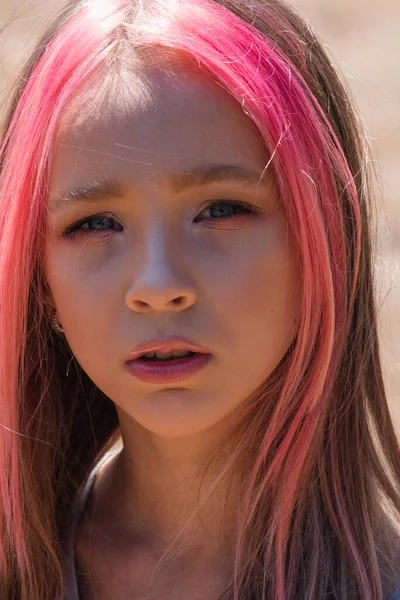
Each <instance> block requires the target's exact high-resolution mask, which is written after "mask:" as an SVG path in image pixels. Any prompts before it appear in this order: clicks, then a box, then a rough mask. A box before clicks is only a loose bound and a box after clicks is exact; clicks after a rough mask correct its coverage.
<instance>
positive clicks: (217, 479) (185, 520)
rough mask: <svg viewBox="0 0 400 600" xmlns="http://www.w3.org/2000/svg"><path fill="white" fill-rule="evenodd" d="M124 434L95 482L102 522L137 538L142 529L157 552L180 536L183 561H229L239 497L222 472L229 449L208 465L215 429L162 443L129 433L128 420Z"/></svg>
mask: <svg viewBox="0 0 400 600" xmlns="http://www.w3.org/2000/svg"><path fill="white" fill-rule="evenodd" d="M120 423H121V420H120ZM121 431H122V439H123V449H122V451H121V452H120V453H119V454H118V455H117V456H116V457H115V458H114V460H113V461H112V463H111V465H110V468H109V469H107V468H105V470H104V474H103V477H101V478H99V482H98V484H96V487H97V492H96V494H97V499H96V506H98V508H96V512H97V518H96V520H97V521H98V520H99V519H100V520H101V521H102V522H104V523H106V524H107V527H109V528H110V529H111V530H112V531H124V532H125V534H124V536H126V535H128V536H131V539H132V540H135V539H137V538H138V532H140V533H139V535H140V538H141V539H143V536H144V537H145V538H146V544H147V545H150V546H151V547H152V548H153V549H154V552H155V553H156V554H162V553H163V552H164V551H165V550H166V549H167V548H168V547H169V546H170V543H171V541H172V540H174V539H175V538H176V536H178V538H177V543H178V548H179V556H180V560H182V561H184V562H185V564H190V563H191V562H193V563H194V562H195V563H196V564H198V563H199V562H202V564H207V563H209V564H215V561H218V560H222V561H223V562H225V561H226V559H227V557H228V556H230V555H232V553H233V548H234V536H233V531H234V527H233V525H234V523H235V521H236V519H237V500H238V493H237V489H235V485H237V484H236V483H235V481H234V478H233V477H232V473H231V470H229V472H228V473H226V472H224V467H225V470H226V464H227V461H228V456H229V454H228V448H227V447H226V448H225V449H224V451H223V452H222V453H221V455H218V459H217V460H214V461H212V462H211V464H210V463H209V459H210V449H212V448H213V447H214V446H215V443H216V439H213V438H215V437H216V436H215V435H214V436H213V432H212V431H209V432H206V433H205V432H202V433H201V434H198V435H192V436H188V437H186V438H179V439H176V438H162V437H160V436H157V435H155V434H152V433H151V432H149V431H147V430H145V429H144V428H142V427H141V426H140V425H138V424H137V423H132V421H130V424H129V429H128V428H126V427H125V428H124V427H123V422H122V423H121ZM207 465H208V468H206V467H207Z"/></svg>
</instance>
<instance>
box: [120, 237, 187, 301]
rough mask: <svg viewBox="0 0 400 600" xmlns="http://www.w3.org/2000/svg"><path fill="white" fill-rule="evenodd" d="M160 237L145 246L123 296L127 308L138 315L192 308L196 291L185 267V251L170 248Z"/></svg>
mask: <svg viewBox="0 0 400 600" xmlns="http://www.w3.org/2000/svg"><path fill="white" fill-rule="evenodd" d="M160 238H161V236H158V238H157V239H156V240H155V239H154V238H153V240H152V241H151V242H150V243H149V244H148V245H147V249H146V250H145V251H144V252H143V253H142V254H141V257H142V258H141V259H139V260H138V264H139V266H138V268H137V269H134V271H135V272H134V273H133V276H132V281H131V285H130V287H129V289H128V291H127V293H126V304H127V306H128V307H129V308H130V309H131V310H133V311H135V312H138V313H149V312H152V311H156V312H179V311H182V310H186V309H188V308H190V307H191V306H193V305H194V304H195V303H196V300H197V292H196V288H195V285H194V282H193V281H192V278H191V277H190V276H189V269H188V266H187V265H185V252H184V251H183V250H182V249H180V250H179V249H178V248H177V247H176V246H175V245H173V244H169V245H170V246H172V247H170V248H169V249H168V248H167V244H166V242H165V240H164V239H160Z"/></svg>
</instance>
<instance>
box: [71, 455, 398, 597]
mask: <svg viewBox="0 0 400 600" xmlns="http://www.w3.org/2000/svg"><path fill="white" fill-rule="evenodd" d="M120 450H121V448H120V446H118V447H113V448H111V449H110V450H109V451H108V452H107V453H106V454H105V455H104V456H103V458H102V459H101V461H100V462H99V464H98V465H97V466H96V468H95V469H94V470H93V471H92V472H91V474H90V475H89V477H88V480H87V482H86V484H85V486H84V488H83V489H82V492H81V493H80V494H79V495H78V496H77V497H76V500H75V502H74V504H73V507H72V523H71V535H70V539H69V544H68V551H67V553H68V557H67V561H66V565H65V581H66V586H67V591H66V596H65V599H64V600H79V592H78V584H77V578H76V570H75V548H74V539H75V529H76V525H77V523H78V521H79V517H80V515H81V514H82V511H83V509H84V507H85V504H86V501H87V499H88V497H89V494H90V492H91V490H92V487H93V485H94V482H95V480H96V475H97V473H98V471H99V470H100V469H101V468H102V467H103V466H104V465H105V464H106V463H107V462H108V461H109V460H110V459H111V458H112V457H113V456H115V454H118V453H119V452H120ZM390 600H400V587H398V588H397V590H396V591H395V593H394V594H393V595H392V596H391V597H390Z"/></svg>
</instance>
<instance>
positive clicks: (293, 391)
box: [0, 0, 400, 600]
mask: <svg viewBox="0 0 400 600" xmlns="http://www.w3.org/2000/svg"><path fill="white" fill-rule="evenodd" d="M160 49H161V50H162V52H160ZM186 57H187V62H185V60H186ZM160 60H163V61H164V66H166V65H168V64H171V65H174V64H176V61H177V60H178V61H181V63H179V64H181V65H182V68H183V65H184V64H185V65H186V66H185V68H186V67H188V68H191V67H190V65H196V66H197V68H196V72H197V73H198V74H200V75H201V76H204V77H207V78H208V79H209V80H210V82H212V83H213V84H215V85H218V86H220V87H221V88H222V89H223V90H225V92H226V93H228V94H229V95H230V96H231V97H232V98H233V99H234V100H235V101H237V102H238V104H239V105H240V106H241V107H242V109H243V111H244V112H245V113H246V114H247V115H248V116H249V117H250V118H251V119H252V121H253V122H254V123H255V125H256V126H257V128H258V131H259V132H260V135H261V137H262V139H263V141H264V143H265V146H266V148H267V150H268V151H269V155H270V160H269V162H268V165H266V168H268V169H270V170H271V172H272V173H273V175H274V179H275V183H276V187H277V190H278V194H279V198H280V201H281V206H282V210H283V212H284V215H285V218H286V220H287V222H288V225H289V229H290V232H291V235H292V237H293V239H294V241H295V245H296V248H297V251H298V253H299V257H300V260H301V265H302V276H303V294H302V299H301V319H300V323H299V328H298V332H297V335H296V339H295V340H294V342H293V344H292V346H291V347H290V349H289V351H288V352H287V354H286V355H285V357H284V359H283V360H282V361H281V363H280V364H279V365H278V367H277V368H276V370H275V371H274V373H273V374H272V375H271V376H270V377H269V378H268V379H267V380H266V381H265V383H264V384H263V385H262V386H261V387H260V389H258V390H256V391H255V393H254V398H252V402H251V404H250V405H249V407H248V409H247V411H246V412H245V413H244V414H243V415H242V416H241V419H240V422H238V423H237V426H236V429H235V431H233V432H232V435H235V436H236V438H235V439H237V440H238V444H237V447H236V449H235V451H234V452H233V454H232V456H231V457H230V459H229V460H228V461H227V462H226V465H225V467H226V468H225V469H224V472H223V473H221V477H220V479H221V478H222V477H223V476H225V474H226V473H227V472H228V471H229V470H236V472H237V474H238V476H239V483H238V488H237V493H238V495H239V496H240V500H241V509H240V513H239V515H240V519H239V520H238V524H237V532H236V535H237V537H236V539H237V543H236V546H235V564H234V572H233V581H232V586H230V587H229V589H227V590H226V592H225V594H224V598H229V599H232V600H255V599H257V600H264V599H265V598H267V597H268V598H271V599H274V600H289V599H291V598H293V599H295V598H304V599H309V600H314V599H317V598H332V599H335V600H336V599H337V600H345V599H347V598H352V599H353V598H354V599H355V598H359V599H362V600H380V599H382V598H383V597H384V594H385V593H386V587H385V586H386V584H385V579H389V576H391V575H392V573H393V572H396V575H398V574H399V569H398V565H397V564H394V563H393V564H392V562H391V561H394V560H395V559H394V556H395V552H397V547H398V536H397V533H396V532H395V528H394V525H392V523H391V521H394V520H398V517H399V508H400V503H399V489H398V482H399V476H400V452H399V447H398V442H397V438H396V435H395V432H394V429H393V425H392V422H391V419H390V415H389V411H388V406H387V400H386V396H385V388H384V383H383V380H382V372H381V366H380V356H379V344H378V335H377V324H376V308H375V298H374V281H373V274H372V265H371V263H372V259H371V239H372V237H371V230H370V222H371V193H370V190H369V187H368V174H367V149H366V145H365V140H364V138H363V135H362V133H360V131H359V123H358V122H357V117H356V116H355V113H354V109H353V107H352V105H351V102H350V100H349V98H348V95H347V93H346V91H345V90H344V88H343V85H342V84H341V83H340V81H339V78H338V76H337V74H336V73H335V71H334V69H333V67H332V66H331V64H330V60H329V59H328V57H327V56H326V53H325V51H324V50H323V48H322V46H321V44H320V43H319V42H318V40H317V38H316V37H315V35H314V33H313V32H312V31H311V29H310V28H309V27H308V26H307V25H306V24H305V23H304V22H303V21H302V20H301V19H300V18H299V17H298V16H297V15H296V14H295V13H294V12H293V11H292V10H291V9H289V8H288V7H287V6H286V5H285V4H284V3H283V2H281V1H280V0H254V1H253V2H251V3H248V2H244V1H243V0H219V1H215V0H214V1H211V0H193V1H192V2H190V3H188V2H184V1H182V0H168V1H167V0H165V1H164V0H153V1H148V2H144V1H143V0H137V1H136V2H133V0H117V1H114V0H81V1H80V2H73V3H71V4H70V5H68V7H67V8H66V9H65V10H64V11H63V12H62V13H61V14H60V16H59V17H58V18H57V19H56V21H55V22H54V24H53V25H52V26H51V28H50V29H49V30H48V32H47V33H46V34H45V36H44V38H43V39H42V41H41V42H40V44H39V45H38V47H37V49H36V50H35V52H34V53H33V55H32V57H31V59H30V61H29V62H28V64H27V66H26V68H25V70H24V72H23V74H22V77H21V78H20V82H19V84H18V87H17V90H16V93H15V96H14V100H13V102H12V105H11V108H10V111H9V114H8V117H7V119H6V125H5V131H4V136H3V140H2V145H1V148H0V165H1V171H0V202H1V205H0V231H1V235H0V256H1V261H0V308H1V310H0V332H1V334H0V336H1V337H0V398H1V403H0V406H1V407H2V408H1V411H2V412H1V414H2V417H1V423H2V427H3V430H2V435H1V436H0V505H1V508H2V510H1V511H0V523H1V529H0V531H1V534H0V536H1V537H0V595H1V597H4V598H10V600H11V598H13V599H17V598H18V600H50V599H52V600H54V597H57V598H62V597H63V594H64V587H63V586H64V583H65V582H64V581H63V560H64V558H65V556H64V552H65V543H66V540H67V537H68V531H69V530H68V528H69V510H70V505H71V503H72V502H73V499H74V498H75V496H76V493H77V492H78V490H79V489H81V487H82V485H83V484H84V483H85V481H86V479H87V476H88V474H89V472H90V471H91V469H92V468H93V466H94V465H95V464H96V463H97V462H98V460H99V459H100V458H101V457H102V456H103V455H104V453H105V452H106V450H107V449H108V448H109V447H110V446H111V445H112V443H113V442H114V441H115V440H116V439H117V437H118V435H119V427H118V419H117V415H116V411H115V408H114V406H113V404H112V402H111V401H110V399H109V398H107V397H106V396H105V395H104V394H103V393H102V392H101V391H100V390H99V389H97V388H96V386H95V385H94V384H93V382H91V380H90V379H89V377H88V376H87V375H86V374H85V373H84V371H83V370H82V368H81V367H80V365H79V364H78V363H77V361H76V360H75V358H74V357H73V356H71V352H70V349H69V347H68V345H67V343H66V340H65V339H63V338H62V337H61V336H58V335H57V334H55V332H54V330H52V328H51V325H50V321H49V316H48V313H47V310H46V282H45V280H44V275H43V257H44V252H45V240H46V210H47V208H46V202H47V199H48V191H49V187H50V181H51V164H52V159H53V155H54V146H55V142H56V140H57V136H58V135H59V133H60V128H61V127H62V124H63V123H64V124H65V123H66V121H65V119H68V116H69V117H70V119H72V121H73V118H72V115H74V114H75V116H76V113H73V112H71V110H72V109H73V103H74V99H75V98H77V95H78V94H79V93H82V90H85V89H86V92H87V93H91V91H93V98H92V99H93V102H94V103H95V104H96V102H98V101H99V98H100V96H99V94H101V95H102V97H106V96H107V94H109V93H114V90H112V91H110V90H111V88H110V81H113V80H114V79H113V78H114V77H115V76H118V77H121V76H122V75H123V73H124V70H125V69H128V70H129V69H133V71H134V72H138V71H137V70H138V69H139V72H140V65H141V64H146V65H147V64H149V63H151V61H155V62H156V63H157V61H160ZM194 71H195V69H194V67H193V72H194ZM95 81H96V82H100V85H98V84H94V82H95ZM85 86H86V88H85ZM16 264H17V265H18V267H19V268H18V272H17V273H16V270H15V265H16ZM67 373H68V376H67ZM225 443H227V440H223V441H222V444H225ZM220 479H218V480H217V481H216V485H217V484H218V482H219V481H220ZM210 493H211V491H210ZM388 512H390V513H391V521H389V517H388V516H387V515H388ZM178 537H179V536H177V540H178ZM393 540H394V541H393ZM391 541H393V544H394V546H393V548H394V549H393V550H391V549H390V543H391ZM391 553H392V554H391Z"/></svg>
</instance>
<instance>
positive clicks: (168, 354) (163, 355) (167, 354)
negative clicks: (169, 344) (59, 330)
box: [143, 350, 189, 359]
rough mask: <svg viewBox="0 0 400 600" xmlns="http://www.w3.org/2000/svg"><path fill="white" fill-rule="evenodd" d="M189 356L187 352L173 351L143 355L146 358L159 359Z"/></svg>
mask: <svg viewBox="0 0 400 600" xmlns="http://www.w3.org/2000/svg"><path fill="white" fill-rule="evenodd" d="M188 354H189V350H174V351H173V352H158V351H157V352H146V353H145V354H143V356H145V357H146V358H161V359H163V358H164V359H167V358H171V357H172V356H176V357H183V356H187V355H188Z"/></svg>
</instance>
